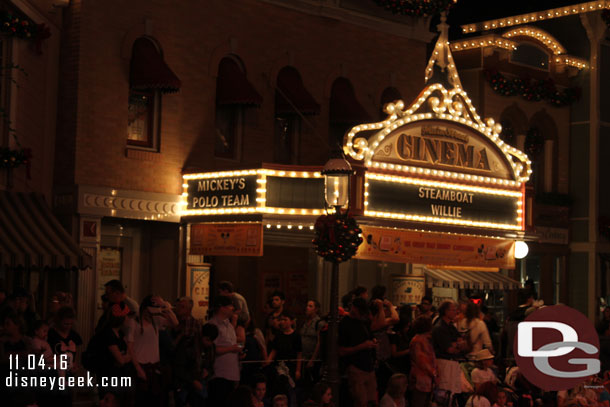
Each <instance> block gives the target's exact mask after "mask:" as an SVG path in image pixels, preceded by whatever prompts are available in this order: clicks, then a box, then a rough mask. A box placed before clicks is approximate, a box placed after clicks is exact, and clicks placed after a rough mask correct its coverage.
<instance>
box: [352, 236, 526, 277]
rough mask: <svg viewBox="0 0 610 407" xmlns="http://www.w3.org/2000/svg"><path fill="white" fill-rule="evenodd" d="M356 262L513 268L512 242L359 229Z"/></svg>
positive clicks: (473, 237)
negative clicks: (361, 239) (360, 238)
mask: <svg viewBox="0 0 610 407" xmlns="http://www.w3.org/2000/svg"><path fill="white" fill-rule="evenodd" d="M361 229H362V238H363V242H362V244H361V245H360V247H358V252H357V253H356V256H354V257H355V258H357V259H366V260H380V261H389V262H395V263H416V264H430V265H438V266H442V265H449V266H470V267H498V268H504V269H514V268H515V250H514V246H515V244H514V243H515V242H514V241H512V240H505V239H492V238H486V237H476V236H461V235H449V234H444V233H431V232H414V231H409V230H397V229H385V228H379V227H373V226H362V227H361Z"/></svg>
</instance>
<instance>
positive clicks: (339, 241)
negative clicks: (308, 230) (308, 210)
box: [313, 213, 362, 263]
mask: <svg viewBox="0 0 610 407" xmlns="http://www.w3.org/2000/svg"><path fill="white" fill-rule="evenodd" d="M315 229H316V238H315V239H314V240H313V245H314V247H315V249H316V253H317V254H318V256H320V257H324V260H327V261H332V262H334V263H341V262H343V261H347V260H349V259H350V258H352V256H354V254H356V250H358V246H360V243H362V238H361V237H360V233H362V229H360V228H359V227H358V224H357V223H356V219H354V218H353V217H352V216H350V215H349V214H347V213H346V214H334V215H322V216H320V217H319V218H318V219H317V220H316V224H315Z"/></svg>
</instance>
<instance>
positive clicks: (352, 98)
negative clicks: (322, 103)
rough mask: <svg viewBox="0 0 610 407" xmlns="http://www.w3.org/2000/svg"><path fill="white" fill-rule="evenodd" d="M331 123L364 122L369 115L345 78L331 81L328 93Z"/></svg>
mask: <svg viewBox="0 0 610 407" xmlns="http://www.w3.org/2000/svg"><path fill="white" fill-rule="evenodd" d="M329 119H330V122H331V123H346V124H347V123H349V124H351V123H364V122H368V121H370V120H371V116H370V115H369V114H368V113H367V111H366V110H365V109H364V107H362V105H361V104H360V102H358V100H357V99H356V94H355V93H354V88H352V85H351V83H350V82H349V81H348V80H347V79H345V78H339V79H337V80H335V83H333V87H332V90H331V94H330V118H329Z"/></svg>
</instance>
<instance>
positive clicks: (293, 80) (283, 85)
mask: <svg viewBox="0 0 610 407" xmlns="http://www.w3.org/2000/svg"><path fill="white" fill-rule="evenodd" d="M295 108H296V110H295ZM297 111H298V112H299V113H301V114H304V115H314V114H320V105H319V104H318V102H316V100H315V99H314V98H313V96H311V94H310V93H309V92H308V91H307V89H305V85H303V80H302V79H301V76H300V75H299V72H298V71H297V70H296V69H294V68H292V67H285V68H283V69H282V70H281V71H280V73H279V74H278V76H277V90H276V91H275V113H276V114H294V113H297Z"/></svg>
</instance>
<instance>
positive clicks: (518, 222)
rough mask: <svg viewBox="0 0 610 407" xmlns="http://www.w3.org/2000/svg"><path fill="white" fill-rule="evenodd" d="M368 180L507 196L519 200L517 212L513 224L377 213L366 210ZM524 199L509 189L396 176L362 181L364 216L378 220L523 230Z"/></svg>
mask: <svg viewBox="0 0 610 407" xmlns="http://www.w3.org/2000/svg"><path fill="white" fill-rule="evenodd" d="M369 179H374V180H380V181H389V182H395V183H404V184H412V185H422V186H429V187H437V188H446V189H461V190H466V191H472V192H478V193H483V194H488V195H499V196H508V197H514V198H519V200H518V201H517V206H518V208H517V210H516V217H515V224H509V223H494V222H478V221H470V220H460V219H453V218H441V217H435V216H422V215H412V214H408V213H396V212H379V211H371V210H369V209H368V205H369V202H368V196H369V192H368V187H369V182H368V180H369ZM524 199H525V190H524V189H522V190H521V191H515V190H509V189H496V188H486V187H478V186H474V185H464V184H453V183H448V182H438V181H429V180H425V179H420V178H409V177H400V176H396V175H387V174H377V173H368V172H367V173H366V174H365V181H364V215H365V216H371V217H378V218H390V219H399V220H406V221H414V222H428V223H439V224H446V225H455V226H471V227H483V228H493V229H504V230H515V231H517V230H523V228H524V219H523V202H524Z"/></svg>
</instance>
